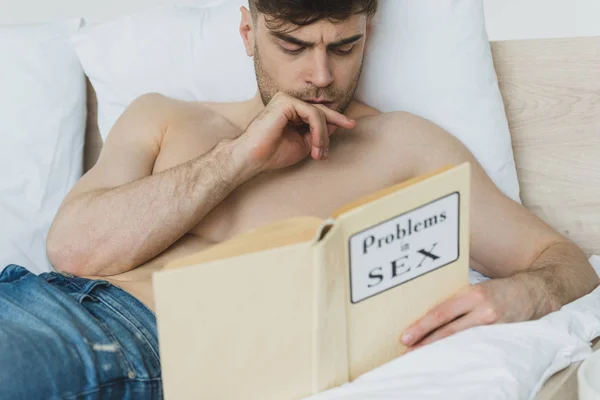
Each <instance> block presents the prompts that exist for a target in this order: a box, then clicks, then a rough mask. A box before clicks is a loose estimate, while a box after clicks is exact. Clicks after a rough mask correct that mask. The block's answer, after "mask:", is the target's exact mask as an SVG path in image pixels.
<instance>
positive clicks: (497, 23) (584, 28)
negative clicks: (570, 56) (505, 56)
mask: <svg viewBox="0 0 600 400" xmlns="http://www.w3.org/2000/svg"><path fill="white" fill-rule="evenodd" d="M484 5H485V14H486V23H487V29H488V34H489V36H490V39H491V40H511V39H538V38H552V37H571V36H598V35H600V0H484Z"/></svg>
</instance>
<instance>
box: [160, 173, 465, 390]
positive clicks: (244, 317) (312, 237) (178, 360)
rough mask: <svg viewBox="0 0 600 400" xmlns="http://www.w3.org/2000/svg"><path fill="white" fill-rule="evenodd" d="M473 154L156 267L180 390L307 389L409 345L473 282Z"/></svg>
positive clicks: (165, 348)
mask: <svg viewBox="0 0 600 400" xmlns="http://www.w3.org/2000/svg"><path fill="white" fill-rule="evenodd" d="M469 200H470V165H469V164H468V163H465V164H462V165H459V166H450V167H447V168H444V169H442V170H440V171H436V172H433V173H431V174H428V175H426V176H422V177H418V178H415V179H412V180H410V181H407V182H404V183H402V184H400V185H397V186H394V187H391V188H388V189H385V190H383V191H381V192H377V193H374V194H372V195H371V196H368V197H367V198H365V199H361V200H358V201H356V202H354V203H352V204H349V205H348V206H346V207H344V208H342V209H341V210H339V211H338V212H336V213H334V214H333V215H332V216H331V218H329V219H327V220H321V219H319V218H315V217H299V218H294V219H291V220H286V221H281V222H277V223H274V224H272V225H268V226H265V227H263V228H260V229H257V230H255V231H252V232H250V233H247V234H244V235H241V236H238V237H235V238H233V239H231V240H229V241H227V242H224V243H222V244H219V245H216V246H213V247H211V248H209V249H207V250H205V251H202V252H200V253H198V254H194V255H191V256H188V257H184V258H182V259H180V260H177V261H175V262H172V263H171V264H169V265H167V266H166V267H165V268H164V269H163V270H161V271H160V272H157V273H155V274H154V293H155V302H156V311H157V322H158V332H159V339H160V353H161V360H162V375H163V383H164V389H165V396H166V398H167V400H169V399H177V400H182V399H211V400H217V399H228V400H233V399H260V400H270V399H277V400H281V399H301V398H303V397H306V396H310V395H312V394H315V393H319V392H321V391H324V390H326V389H329V388H332V387H335V386H339V385H341V384H343V383H346V382H348V381H352V380H354V379H355V378H357V377H358V376H359V375H361V374H363V373H365V372H367V371H370V370H372V369H374V368H376V367H378V366H380V365H382V364H384V363H386V362H388V361H390V360H392V359H394V358H396V357H398V356H399V355H400V354H401V352H402V351H403V350H404V348H403V347H402V346H401V344H400V342H399V337H400V335H401V333H402V332H403V331H404V330H405V329H406V328H407V327H408V326H409V325H411V324H412V323H413V322H415V321H416V320H417V319H419V318H420V317H422V316H423V315H424V314H425V313H426V312H427V311H428V310H430V309H431V308H433V307H434V306H435V305H436V304H439V303H440V302H442V301H444V300H445V299H447V298H449V297H450V296H452V295H453V294H454V293H456V292H457V291H458V290H460V289H461V288H462V287H464V286H466V285H468V267H469Z"/></svg>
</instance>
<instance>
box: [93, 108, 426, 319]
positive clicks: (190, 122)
mask: <svg viewBox="0 0 600 400" xmlns="http://www.w3.org/2000/svg"><path fill="white" fill-rule="evenodd" d="M236 107H238V106H237V105H236V104H193V103H185V104H184V103H181V108H182V112H181V114H180V115H179V118H176V121H173V123H172V124H170V126H169V129H167V133H166V134H165V137H164V139H163V142H162V145H161V148H160V152H159V155H158V157H157V159H156V162H155V165H154V169H153V174H157V173H160V172H161V171H164V170H167V169H169V168H172V167H174V166H176V165H179V164H182V163H184V162H187V161H189V160H191V159H193V158H196V157H198V156H199V155H201V154H202V152H203V151H205V150H201V149H206V148H211V147H212V146H213V145H214V144H216V142H218V141H219V140H221V139H223V138H234V137H237V136H238V135H239V134H241V132H242V131H243V122H242V121H243V118H242V117H240V118H237V114H236V111H237V110H238V108H236ZM195 108H197V109H198V110H199V109H200V108H204V109H203V111H207V108H208V110H210V111H209V112H210V113H213V115H212V117H211V123H209V124H207V123H205V122H206V121H205V120H204V119H205V118H206V112H202V113H201V112H198V113H195ZM239 109H240V110H241V109H242V108H241V107H240V108H239ZM347 114H348V115H349V116H350V117H352V118H354V119H356V120H357V121H358V124H357V127H356V128H355V129H353V130H352V131H347V130H341V129H340V130H338V131H337V132H336V133H335V134H334V135H333V136H332V139H331V146H330V157H329V160H327V161H314V160H311V159H307V160H305V161H303V162H301V163H299V164H297V165H295V166H293V167H290V168H287V169H285V170H279V171H272V172H269V173H265V174H263V175H260V176H258V177H256V178H254V179H253V180H251V181H249V182H247V183H246V184H244V185H242V186H240V187H238V188H237V189H236V190H234V191H233V192H232V193H231V194H230V195H229V196H228V197H227V198H225V199H224V200H223V201H222V202H221V203H220V204H219V205H218V206H217V207H215V208H214V209H213V210H212V211H211V212H210V213H209V214H207V215H206V216H205V217H204V218H203V220H202V221H201V222H200V223H199V224H197V225H196V226H195V227H194V228H193V229H191V230H190V231H189V232H188V233H187V234H185V235H184V236H183V237H182V238H181V239H179V240H178V241H177V242H175V243H174V244H173V245H172V246H170V247H169V248H168V249H167V250H165V251H164V252H162V253H161V254H159V255H158V256H157V257H155V258H153V259H152V260H149V261H148V262H146V263H144V264H143V265H140V266H139V267H138V268H136V269H134V270H132V271H129V272H126V273H123V274H119V275H115V276H112V277H108V278H106V277H102V278H100V277H90V278H94V279H105V280H108V281H109V282H111V283H113V284H114V285H116V286H118V287H121V288H122V289H124V290H125V291H127V292H129V293H130V294H132V295H133V296H135V297H136V298H138V299H139V300H140V301H142V302H143V303H144V304H146V305H147V306H148V307H149V308H150V309H152V310H154V299H153V295H152V274H153V273H154V272H156V271H158V270H160V269H161V268H162V267H163V266H164V265H166V264H167V263H169V262H170V261H173V260H176V259H178V258H181V257H184V256H186V255H189V254H193V253H195V252H199V251H202V250H204V249H206V248H207V247H210V246H212V245H214V244H216V243H219V242H222V241H225V240H227V239H229V238H231V237H233V236H235V235H238V234H240V233H244V232H247V231H249V230H251V229H254V228H258V227H260V226H263V225H266V224H269V223H271V222H274V221H278V220H282V219H286V218H291V217H296V216H303V215H313V216H318V217H321V218H326V217H328V216H329V215H330V214H331V213H332V212H333V211H335V210H336V209H337V208H339V207H341V206H343V205H344V204H346V203H349V202H351V201H353V200H355V199H356V198H358V197H362V196H364V195H367V194H369V193H372V192H374V191H376V190H379V189H381V188H384V187H387V186H390V185H393V184H395V183H397V182H399V181H402V180H405V179H409V178H411V177H412V175H413V174H412V166H411V164H412V163H411V162H409V159H410V158H411V155H414V151H415V146H416V147H418V146H419V143H418V141H417V142H415V143H410V144H411V146H403V144H404V145H407V144H409V143H408V141H407V140H403V139H402V137H404V136H405V135H404V134H399V133H398V132H390V131H389V129H383V128H382V118H385V114H379V113H378V112H377V111H376V110H374V109H372V108H369V107H367V106H364V105H361V104H360V103H355V104H353V105H352V106H351V108H350V109H349V110H348V112H347ZM400 132H401V131H400ZM392 135H394V136H397V137H392ZM407 136H408V135H407Z"/></svg>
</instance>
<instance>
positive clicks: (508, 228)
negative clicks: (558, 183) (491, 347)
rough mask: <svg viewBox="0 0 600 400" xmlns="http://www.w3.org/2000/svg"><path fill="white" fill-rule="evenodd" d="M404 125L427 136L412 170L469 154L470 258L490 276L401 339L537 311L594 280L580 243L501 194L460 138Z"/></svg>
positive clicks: (427, 126) (416, 339)
mask: <svg viewBox="0 0 600 400" xmlns="http://www.w3.org/2000/svg"><path fill="white" fill-rule="evenodd" d="M411 126H412V127H413V129H414V134H415V135H421V136H422V137H424V138H426V139H424V140H426V141H427V142H428V143H430V144H435V145H434V146H431V151H430V152H429V153H428V154H427V155H426V156H425V157H424V158H423V159H422V160H420V161H419V163H418V167H417V169H416V171H415V172H416V174H422V173H424V172H428V171H429V170H432V169H436V168H439V167H441V166H444V165H447V164H459V163H463V162H465V161H467V162H470V164H471V172H472V176H471V183H472V184H471V191H472V193H471V234H470V241H471V265H472V266H473V268H475V269H477V270H478V271H480V272H482V273H484V274H486V275H488V276H490V277H492V278H498V279H493V280H491V281H488V282H484V283H482V284H479V285H475V286H472V287H468V288H465V290H464V291H462V292H461V293H458V294H457V295H455V296H453V297H452V298H450V299H448V300H447V301H446V302H444V303H442V304H440V305H438V306H437V307H435V308H434V309H433V310H431V311H430V312H429V313H427V315H425V316H424V317H423V318H421V319H420V320H419V321H417V322H416V323H415V324H413V326H411V327H409V328H408V329H407V330H406V331H405V332H404V333H405V335H406V337H404V335H403V338H402V342H403V343H404V344H406V345H409V346H415V345H416V346H417V347H418V346H422V345H425V344H428V343H431V342H434V341H436V340H439V339H441V338H443V337H446V336H448V335H451V334H453V333H456V332H459V331H462V330H465V329H468V328H470V327H473V326H477V325H482V324H494V323H506V322H519V321H526V320H532V319H537V318H540V317H542V316H544V315H546V314H548V313H550V312H552V311H556V310H558V309H559V308H560V307H562V306H563V305H565V304H567V303H569V302H572V301H574V300H576V299H578V298H580V297H582V296H584V295H586V294H588V293H590V292H591V291H592V290H594V289H595V288H596V287H597V286H598V284H599V283H600V278H598V275H597V274H596V272H595V271H594V269H593V267H592V266H591V265H590V263H589V262H588V260H587V258H586V256H585V254H583V252H582V251H581V249H579V247H577V245H576V244H574V243H573V242H572V241H570V240H568V239H567V238H565V237H564V236H562V235H560V234H559V233H558V232H556V231H555V230H554V229H552V227H550V226H549V225H548V224H546V223H545V222H544V221H542V220H541V219H540V218H538V217H537V216H535V215H534V214H533V213H531V212H530V211H529V210H527V209H526V208H525V207H523V206H522V205H520V204H518V203H517V202H515V201H513V200H511V199H510V198H508V197H507V196H505V195H504V194H503V193H502V192H501V191H500V190H499V189H498V188H497V187H496V186H495V185H494V183H493V182H492V180H491V179H490V178H489V177H488V176H487V174H486V173H485V171H484V170H483V168H482V167H481V165H480V164H479V163H478V162H477V160H476V159H475V158H474V157H473V155H472V154H471V153H470V152H469V151H468V150H467V149H466V147H465V146H464V145H463V144H462V143H460V142H459V141H458V140H457V139H456V138H454V137H453V136H451V135H450V134H448V133H446V132H444V131H443V130H442V129H441V128H439V127H437V126H436V125H435V124H432V123H431V122H429V121H425V120H423V119H420V118H418V117H414V121H413V124H411ZM414 348H415V347H411V349H414Z"/></svg>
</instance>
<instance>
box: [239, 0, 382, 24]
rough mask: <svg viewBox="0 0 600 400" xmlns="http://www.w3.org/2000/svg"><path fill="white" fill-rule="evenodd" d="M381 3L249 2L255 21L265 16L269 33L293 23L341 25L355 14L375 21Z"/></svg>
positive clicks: (341, 0) (353, 0) (346, 0)
mask: <svg viewBox="0 0 600 400" xmlns="http://www.w3.org/2000/svg"><path fill="white" fill-rule="evenodd" d="M377 3H378V0H249V6H250V11H251V12H252V16H253V18H254V20H256V17H257V15H258V13H260V14H263V15H264V16H265V20H266V23H267V26H268V27H269V29H277V28H278V27H281V26H283V25H285V24H286V23H291V24H293V25H297V26H306V25H310V24H313V23H315V22H317V21H320V20H322V19H327V20H329V21H331V22H334V23H335V22H340V21H344V20H346V19H348V18H350V17H351V16H353V15H356V14H366V15H367V16H368V17H372V16H373V15H375V13H376V12H377V5H378V4H377Z"/></svg>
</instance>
